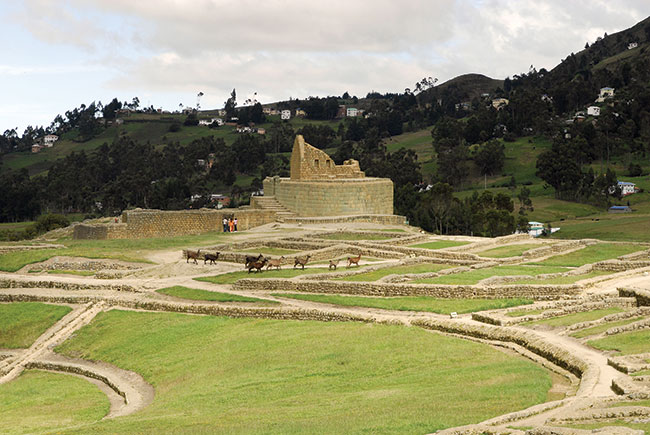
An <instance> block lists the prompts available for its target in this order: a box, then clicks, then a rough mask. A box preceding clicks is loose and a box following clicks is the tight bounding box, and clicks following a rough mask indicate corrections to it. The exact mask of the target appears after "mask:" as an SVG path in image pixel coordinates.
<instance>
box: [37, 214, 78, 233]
mask: <svg viewBox="0 0 650 435" xmlns="http://www.w3.org/2000/svg"><path fill="white" fill-rule="evenodd" d="M68 225H70V220H69V219H68V218H67V217H65V216H63V215H60V214H44V215H42V216H40V217H39V218H38V219H37V220H36V223H35V224H34V230H36V233H37V234H43V233H47V232H48V231H52V230H55V229H57V228H65V227H67V226H68Z"/></svg>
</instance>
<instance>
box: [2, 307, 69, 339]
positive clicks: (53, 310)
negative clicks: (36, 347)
mask: <svg viewBox="0 0 650 435" xmlns="http://www.w3.org/2000/svg"><path fill="white" fill-rule="evenodd" d="M70 311H72V309H71V308H70V307H65V306H62V305H50V304H43V303H40V302H12V303H8V304H5V303H0V348H3V347H4V348H6V349H17V348H28V347H29V346H31V345H32V344H33V343H34V341H36V339H37V338H38V337H40V336H41V335H42V334H43V333H44V332H45V331H47V329H48V328H49V327H51V326H52V325H54V324H55V323H56V322H58V321H59V320H61V318H62V317H63V316H65V315H66V314H68V313H69V312H70Z"/></svg>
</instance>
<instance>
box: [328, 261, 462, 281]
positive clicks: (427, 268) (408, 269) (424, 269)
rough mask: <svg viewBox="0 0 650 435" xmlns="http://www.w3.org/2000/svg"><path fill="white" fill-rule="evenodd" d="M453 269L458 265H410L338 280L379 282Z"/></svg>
mask: <svg viewBox="0 0 650 435" xmlns="http://www.w3.org/2000/svg"><path fill="white" fill-rule="evenodd" d="M452 267H458V265H454V264H434V263H424V264H409V265H403V266H395V267H387V268H384V269H378V270H373V271H370V272H364V273H359V274H357V275H351V276H345V277H343V278H337V279H339V280H341V281H377V280H378V279H380V278H383V277H385V276H388V275H393V274H395V275H403V274H406V273H428V272H439V271H441V270H444V269H449V268H452ZM348 270H349V269H348Z"/></svg>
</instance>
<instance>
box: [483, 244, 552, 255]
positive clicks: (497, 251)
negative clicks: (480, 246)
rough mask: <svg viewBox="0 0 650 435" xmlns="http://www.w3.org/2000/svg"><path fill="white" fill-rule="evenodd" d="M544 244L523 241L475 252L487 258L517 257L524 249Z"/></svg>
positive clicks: (527, 249)
mask: <svg viewBox="0 0 650 435" xmlns="http://www.w3.org/2000/svg"><path fill="white" fill-rule="evenodd" d="M543 246H544V245H541V244H539V243H523V244H518V245H505V246H499V247H498V248H492V249H486V250H485V251H480V252H477V253H476V254H477V255H479V256H481V257H487V258H508V257H519V256H520V255H521V254H523V253H524V252H526V251H529V250H531V249H534V248H541V247H543Z"/></svg>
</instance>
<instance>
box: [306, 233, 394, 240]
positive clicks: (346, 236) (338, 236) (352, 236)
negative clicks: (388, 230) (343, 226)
mask: <svg viewBox="0 0 650 435" xmlns="http://www.w3.org/2000/svg"><path fill="white" fill-rule="evenodd" d="M316 237H317V238H319V239H326V240H388V239H394V238H395V236H394V235H391V234H369V233H345V232H340V233H332V234H317V235H316Z"/></svg>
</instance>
